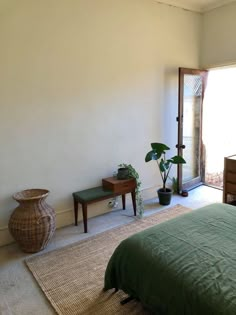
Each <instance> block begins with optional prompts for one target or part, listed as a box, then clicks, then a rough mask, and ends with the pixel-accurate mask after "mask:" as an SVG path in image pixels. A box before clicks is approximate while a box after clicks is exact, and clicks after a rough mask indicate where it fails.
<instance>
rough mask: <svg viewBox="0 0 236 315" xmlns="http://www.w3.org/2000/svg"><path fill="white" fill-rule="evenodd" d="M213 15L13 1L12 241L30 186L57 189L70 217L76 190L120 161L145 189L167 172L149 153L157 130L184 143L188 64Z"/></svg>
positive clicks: (117, 3) (142, 6) (9, 43)
mask: <svg viewBox="0 0 236 315" xmlns="http://www.w3.org/2000/svg"><path fill="white" fill-rule="evenodd" d="M201 18H202V17H201V15H199V14H197V13H191V12H189V11H185V10H182V9H177V8H174V7H170V6H167V5H161V4H158V3H156V2H155V1H152V0H99V1H98V0H86V1H85V0H78V1H72V0H40V1H32V0H21V1H18V0H11V1H2V2H1V7H0V43H1V49H0V69H1V71H0V110H1V111H0V113H1V114H0V147H1V154H0V159H1V161H0V244H4V243H7V242H9V241H10V240H11V239H10V237H9V234H8V232H7V229H6V227H7V224H8V220H9V216H10V214H11V212H12V211H13V209H14V208H15V207H16V205H17V204H16V203H15V202H14V201H13V200H12V194H13V193H15V192H17V191H20V190H22V189H27V188H47V189H49V190H50V192H51V193H50V196H49V198H48V199H47V200H48V203H50V204H51V205H52V206H53V207H54V208H55V210H56V212H57V220H58V221H57V225H58V226H61V225H66V224H70V223H72V220H73V214H72V197H71V193H72V192H74V191H78V190H82V189H86V188H90V187H94V186H96V185H100V183H101V178H103V177H107V176H111V175H112V173H113V171H114V170H116V169H117V165H118V164H119V163H123V162H124V163H131V164H132V165H133V166H134V167H135V168H136V169H137V171H138V172H139V173H140V176H141V180H142V182H143V187H142V188H143V189H148V188H151V187H154V186H157V185H159V184H160V183H161V181H160V177H159V175H158V172H157V168H156V165H155V163H149V164H145V162H144V157H145V154H146V152H147V151H148V150H149V146H150V142H153V141H160V142H161V141H165V142H167V143H168V144H169V145H171V146H173V147H174V145H175V144H176V141H177V124H176V122H175V117H176V115H177V103H178V99H177V92H178V87H177V82H178V77H177V74H178V67H179V66H184V67H198V65H199V43H200V25H201ZM173 153H175V151H173ZM106 205H107V202H104V203H99V204H98V205H97V204H96V205H92V206H91V207H90V211H89V212H90V215H92V213H93V214H95V215H96V214H98V213H101V212H104V211H109V209H108V208H107V206H106Z"/></svg>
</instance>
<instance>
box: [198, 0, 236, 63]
mask: <svg viewBox="0 0 236 315" xmlns="http://www.w3.org/2000/svg"><path fill="white" fill-rule="evenodd" d="M235 30H236V3H235V2H234V3H231V4H229V5H226V6H223V7H221V8H217V9H215V10H213V11H210V12H208V13H205V14H204V16H203V30H202V44H201V66H202V67H214V66H221V65H228V64H235V63H236V40H235Z"/></svg>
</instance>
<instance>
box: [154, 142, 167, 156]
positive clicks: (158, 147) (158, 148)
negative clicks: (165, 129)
mask: <svg viewBox="0 0 236 315" xmlns="http://www.w3.org/2000/svg"><path fill="white" fill-rule="evenodd" d="M151 147H152V149H153V150H154V151H155V152H156V153H157V156H158V159H159V158H160V157H161V155H162V154H163V153H165V151H166V150H170V148H169V147H167V145H165V144H164V143H157V142H155V143H151Z"/></svg>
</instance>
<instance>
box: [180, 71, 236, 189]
mask: <svg viewBox="0 0 236 315" xmlns="http://www.w3.org/2000/svg"><path fill="white" fill-rule="evenodd" d="M206 82H207V84H206ZM235 82H236V66H231V67H222V68H217V69H211V70H208V71H201V70H193V69H186V68H180V69H179V113H178V117H177V120H178V144H177V146H176V147H177V148H178V154H179V155H181V156H183V157H184V158H185V160H186V162H187V163H186V164H184V165H179V166H178V189H179V191H181V190H182V189H191V188H194V187H196V186H197V185H200V184H206V185H210V186H213V187H216V188H222V187H223V170H224V157H225V156H229V155H234V154H236V141H235V139H234V135H235V134H236V124H235V117H236V90H235Z"/></svg>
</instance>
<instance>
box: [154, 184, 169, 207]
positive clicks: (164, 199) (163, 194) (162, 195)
mask: <svg viewBox="0 0 236 315" xmlns="http://www.w3.org/2000/svg"><path fill="white" fill-rule="evenodd" d="M157 194H158V197H159V203H160V205H163V206H168V205H169V204H170V202H171V196H172V190H171V189H169V188H166V189H165V190H164V189H163V188H160V189H158V191H157Z"/></svg>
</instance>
